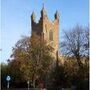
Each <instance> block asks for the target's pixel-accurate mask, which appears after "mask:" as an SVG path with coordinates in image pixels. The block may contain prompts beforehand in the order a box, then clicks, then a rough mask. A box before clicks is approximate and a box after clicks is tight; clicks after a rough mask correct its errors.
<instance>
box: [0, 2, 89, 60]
mask: <svg viewBox="0 0 90 90" xmlns="http://www.w3.org/2000/svg"><path fill="white" fill-rule="evenodd" d="M43 3H44V5H45V8H46V11H47V15H48V17H49V19H50V20H52V21H53V20H54V14H55V12H56V10H58V11H59V13H60V28H59V40H60V39H61V36H62V32H63V29H67V30H68V29H69V28H72V27H73V26H75V25H76V24H80V25H82V26H87V25H88V17H89V16H88V8H89V7H88V3H89V1H88V0H1V7H0V20H1V22H0V27H1V28H0V38H1V39H0V48H2V52H1V51H0V62H6V60H7V59H9V58H10V55H11V53H12V47H14V46H15V43H16V42H17V41H18V40H19V39H20V38H21V36H22V35H27V36H29V35H30V34H31V19H30V16H31V13H32V12H33V11H35V13H36V18H37V20H39V18H40V11H41V9H42V5H43Z"/></svg>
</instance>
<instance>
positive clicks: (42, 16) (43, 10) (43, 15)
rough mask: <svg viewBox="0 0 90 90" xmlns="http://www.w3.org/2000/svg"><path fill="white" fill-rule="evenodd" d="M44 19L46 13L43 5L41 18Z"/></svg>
mask: <svg viewBox="0 0 90 90" xmlns="http://www.w3.org/2000/svg"><path fill="white" fill-rule="evenodd" d="M45 17H47V13H46V10H45V7H44V4H43V8H42V10H41V18H45Z"/></svg>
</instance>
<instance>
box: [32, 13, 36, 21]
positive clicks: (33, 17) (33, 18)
mask: <svg viewBox="0 0 90 90" xmlns="http://www.w3.org/2000/svg"><path fill="white" fill-rule="evenodd" d="M35 19H36V16H35V13H34V11H33V13H32V15H31V20H32V21H33V22H35Z"/></svg>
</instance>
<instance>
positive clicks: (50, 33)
mask: <svg viewBox="0 0 90 90" xmlns="http://www.w3.org/2000/svg"><path fill="white" fill-rule="evenodd" d="M49 40H50V41H53V32H52V30H50V31H49Z"/></svg>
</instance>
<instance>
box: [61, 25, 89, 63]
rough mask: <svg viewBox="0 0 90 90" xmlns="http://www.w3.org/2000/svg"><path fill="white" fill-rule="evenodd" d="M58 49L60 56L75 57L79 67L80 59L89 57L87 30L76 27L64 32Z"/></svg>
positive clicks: (86, 28)
mask: <svg viewBox="0 0 90 90" xmlns="http://www.w3.org/2000/svg"><path fill="white" fill-rule="evenodd" d="M60 47H61V48H60V49H61V52H62V54H65V55H69V56H75V57H76V59H77V61H78V64H79V65H80V63H81V62H80V57H83V56H87V57H88V56H89V28H88V27H85V28H83V27H81V26H79V25H77V26H75V27H74V28H72V29H70V30H68V31H64V38H63V41H62V42H61V43H60Z"/></svg>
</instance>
